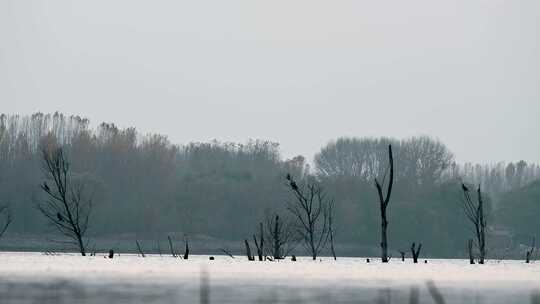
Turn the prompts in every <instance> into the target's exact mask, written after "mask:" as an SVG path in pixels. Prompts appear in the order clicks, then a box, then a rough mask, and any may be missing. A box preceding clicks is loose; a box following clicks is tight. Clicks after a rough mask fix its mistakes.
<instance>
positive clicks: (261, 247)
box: [253, 222, 264, 261]
mask: <svg viewBox="0 0 540 304" xmlns="http://www.w3.org/2000/svg"><path fill="white" fill-rule="evenodd" d="M259 233H260V234H259V241H257V237H256V236H255V234H254V235H253V241H254V242H255V247H257V255H258V256H259V261H263V260H264V230H263V223H262V222H261V223H259Z"/></svg>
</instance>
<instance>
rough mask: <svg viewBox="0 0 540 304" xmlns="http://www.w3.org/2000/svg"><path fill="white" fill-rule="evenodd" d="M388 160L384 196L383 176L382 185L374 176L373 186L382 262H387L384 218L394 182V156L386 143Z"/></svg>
mask: <svg viewBox="0 0 540 304" xmlns="http://www.w3.org/2000/svg"><path fill="white" fill-rule="evenodd" d="M388 161H389V165H390V180H389V181H388V188H387V190H386V196H385V195H384V194H383V190H382V187H383V185H384V179H385V178H383V185H381V184H380V183H379V181H378V180H377V178H375V187H377V193H378V194H379V204H380V210H381V259H382V262H383V263H388V237H387V233H386V230H387V229H388V219H387V218H386V208H387V207H388V203H390V196H391V195H392V186H393V184H394V156H393V155H392V145H388ZM385 175H386V174H385ZM385 177H386V176H385Z"/></svg>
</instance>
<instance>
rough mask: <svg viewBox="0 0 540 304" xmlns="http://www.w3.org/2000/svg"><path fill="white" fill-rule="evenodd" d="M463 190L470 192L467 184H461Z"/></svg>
mask: <svg viewBox="0 0 540 304" xmlns="http://www.w3.org/2000/svg"><path fill="white" fill-rule="evenodd" d="M461 188H463V191H465V192H467V191H469V188H467V186H465V184H461Z"/></svg>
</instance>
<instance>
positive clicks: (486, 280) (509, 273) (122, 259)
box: [0, 253, 540, 303]
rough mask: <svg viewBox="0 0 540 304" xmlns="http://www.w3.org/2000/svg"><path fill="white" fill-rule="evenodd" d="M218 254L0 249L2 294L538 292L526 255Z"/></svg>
mask: <svg viewBox="0 0 540 304" xmlns="http://www.w3.org/2000/svg"><path fill="white" fill-rule="evenodd" d="M215 258H216V259H215V260H214V261H210V260H209V257H208V256H202V255H199V256H190V259H189V260H182V259H178V258H173V257H171V256H165V255H164V256H162V257H161V256H157V255H150V256H147V257H145V258H141V257H138V256H136V255H128V254H121V255H120V256H115V258H114V259H112V260H111V259H108V258H104V254H101V255H99V254H98V255H97V256H95V257H81V256H79V255H75V254H60V255H55V256H48V255H43V254H41V253H0V302H1V303H36V302H40V303H113V302H114V303H200V302H203V303H204V298H205V296H204V295H203V296H202V298H203V301H201V299H200V298H201V290H208V296H209V299H210V302H209V303H377V302H378V303H387V302H389V301H391V302H392V303H409V297H410V294H411V292H413V294H414V290H417V291H418V292H419V294H420V298H421V301H420V303H433V300H432V299H431V297H430V295H429V293H428V289H427V287H426V286H427V284H426V283H427V282H428V281H434V282H435V284H436V286H437V287H438V289H439V290H440V291H441V292H442V294H443V295H444V297H445V299H446V303H477V301H479V302H480V303H531V297H534V294H536V293H538V291H540V263H532V264H525V263H524V262H523V261H489V262H488V264H486V265H469V264H468V261H465V260H429V261H428V263H427V264H424V263H423V260H422V261H421V262H422V263H420V264H413V263H412V261H411V260H407V261H406V262H401V261H400V260H397V259H392V260H391V261H390V263H388V264H382V263H380V262H379V261H378V260H377V259H374V258H372V259H371V263H366V258H339V259H338V261H334V260H333V259H331V258H327V257H325V258H323V259H322V260H317V261H312V260H311V259H309V258H299V261H297V262H292V261H290V260H284V261H279V262H258V261H255V262H249V261H247V259H246V258H245V257H236V258H235V259H232V258H230V257H228V256H216V257H215ZM205 278H206V280H205ZM201 282H203V283H202V285H201ZM204 282H208V285H207V286H208V288H207V289H206V288H205V287H203V288H201V286H206V285H205V283H204ZM411 290H412V291H411Z"/></svg>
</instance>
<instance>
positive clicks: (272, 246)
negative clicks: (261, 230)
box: [264, 214, 296, 260]
mask: <svg viewBox="0 0 540 304" xmlns="http://www.w3.org/2000/svg"><path fill="white" fill-rule="evenodd" d="M264 238H265V239H266V240H267V241H268V246H267V247H266V248H267V252H268V255H270V256H272V257H273V259H274V260H280V259H284V258H285V257H286V256H287V255H289V253H290V252H291V251H292V250H293V249H294V245H295V244H296V238H295V234H294V229H293V226H292V225H291V224H290V222H289V221H287V220H282V219H281V218H280V217H279V215H277V214H276V215H275V216H268V217H267V218H266V235H265V236H264Z"/></svg>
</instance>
